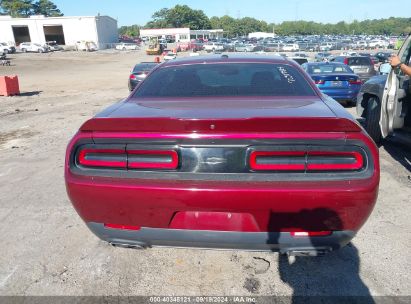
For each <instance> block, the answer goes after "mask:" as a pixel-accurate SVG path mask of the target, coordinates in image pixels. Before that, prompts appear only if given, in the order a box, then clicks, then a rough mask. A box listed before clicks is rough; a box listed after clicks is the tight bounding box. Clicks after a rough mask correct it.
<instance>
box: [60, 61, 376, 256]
mask: <svg viewBox="0 0 411 304" xmlns="http://www.w3.org/2000/svg"><path fill="white" fill-rule="evenodd" d="M65 179H66V186H67V192H68V195H69V197H70V199H71V201H72V202H73V205H74V207H75V209H76V210H77V212H78V213H79V215H80V216H81V218H82V219H83V220H84V221H85V222H86V224H87V226H88V227H89V228H90V229H91V230H92V231H93V232H94V233H95V234H96V235H97V236H98V237H100V238H101V239H103V240H105V241H107V242H110V243H111V244H113V245H117V246H123V247H134V248H145V247H151V246H173V247H201V248H231V249H248V250H273V251H279V252H281V253H288V254H294V255H318V254H322V253H325V252H328V251H331V250H335V249H338V248H340V247H342V246H344V245H346V244H347V243H348V242H349V241H350V240H351V239H352V238H353V237H354V235H355V233H356V232H357V231H358V230H359V229H360V227H361V226H362V225H363V224H364V222H365V221H366V220H367V218H368V216H369V215H370V213H371V211H372V209H373V207H374V204H375V202H376V199H377V195H378V184H379V160H378V150H377V148H376V146H375V144H374V143H373V141H372V140H371V139H370V138H369V137H368V135H367V134H366V132H365V131H364V130H363V129H362V128H361V126H360V125H359V124H358V123H357V122H356V121H355V120H354V119H353V118H352V117H351V116H350V115H349V114H348V113H347V112H346V111H345V110H344V108H343V107H341V106H340V105H339V104H338V103H337V102H336V101H334V100H333V99H331V98H329V97H327V96H325V95H323V94H322V93H321V92H320V91H319V90H318V89H317V87H316V86H315V84H314V83H313V81H312V80H311V78H310V76H308V75H307V74H306V73H305V72H304V71H303V70H302V69H301V68H300V67H299V66H298V65H297V64H296V63H295V62H293V61H290V60H287V59H284V58H280V57H268V56H263V57H260V56H256V55H249V56H232V55H213V56H207V57H190V58H185V59H177V60H171V61H168V62H166V63H163V64H161V65H158V66H157V67H156V68H155V69H154V70H153V71H152V72H151V73H150V74H149V75H148V77H147V78H146V79H145V80H144V81H143V82H142V83H141V84H139V85H138V86H137V88H136V89H135V90H134V91H133V93H132V94H131V95H130V96H129V97H128V98H127V99H126V100H124V101H121V102H119V103H116V104H114V105H112V106H110V107H109V108H107V109H106V110H104V111H103V112H101V113H100V114H98V115H97V116H96V117H94V118H92V119H90V120H88V121H86V122H85V123H84V124H83V125H82V126H81V128H80V130H79V131H78V133H77V134H76V135H75V136H74V138H73V139H72V140H71V142H70V144H69V146H68V148H67V155H66V163H65Z"/></svg>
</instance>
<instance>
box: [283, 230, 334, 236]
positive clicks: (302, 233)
mask: <svg viewBox="0 0 411 304" xmlns="http://www.w3.org/2000/svg"><path fill="white" fill-rule="evenodd" d="M290 234H291V236H292V237H310V236H327V235H331V234H332V231H293V232H290Z"/></svg>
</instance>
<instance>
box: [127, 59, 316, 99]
mask: <svg viewBox="0 0 411 304" xmlns="http://www.w3.org/2000/svg"><path fill="white" fill-rule="evenodd" d="M315 95H316V93H315V92H314V90H313V89H312V88H311V86H310V85H309V83H308V82H307V80H306V79H305V78H304V77H303V76H302V75H301V73H300V72H299V71H298V70H296V69H295V68H294V67H292V66H289V65H282V64H254V63H252V64H251V63H233V64H226V63H224V64H195V65H186V66H173V67H165V68H161V69H159V70H156V71H155V73H153V74H151V76H149V77H148V78H147V79H146V80H145V81H144V82H143V84H142V85H141V86H140V88H139V89H138V90H137V91H136V92H135V93H134V97H196V96H315Z"/></svg>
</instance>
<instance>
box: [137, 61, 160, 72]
mask: <svg viewBox="0 0 411 304" xmlns="http://www.w3.org/2000/svg"><path fill="white" fill-rule="evenodd" d="M156 65H157V64H156V63H141V64H137V65H136V66H135V67H134V69H133V73H137V72H141V71H151V70H152V69H154V67H155V66H156Z"/></svg>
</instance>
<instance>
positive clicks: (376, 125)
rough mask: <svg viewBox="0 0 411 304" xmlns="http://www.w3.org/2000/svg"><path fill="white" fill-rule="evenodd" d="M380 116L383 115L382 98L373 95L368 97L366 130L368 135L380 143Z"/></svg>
mask: <svg viewBox="0 0 411 304" xmlns="http://www.w3.org/2000/svg"><path fill="white" fill-rule="evenodd" d="M380 116H381V105H380V100H379V99H378V98H377V97H375V96H371V97H370V98H369V99H368V102H367V107H366V109H365V125H364V127H365V130H366V131H367V133H368V135H370V137H371V138H372V139H373V140H374V142H375V143H376V144H377V145H379V144H380V143H381V140H382V135H381V129H380Z"/></svg>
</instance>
